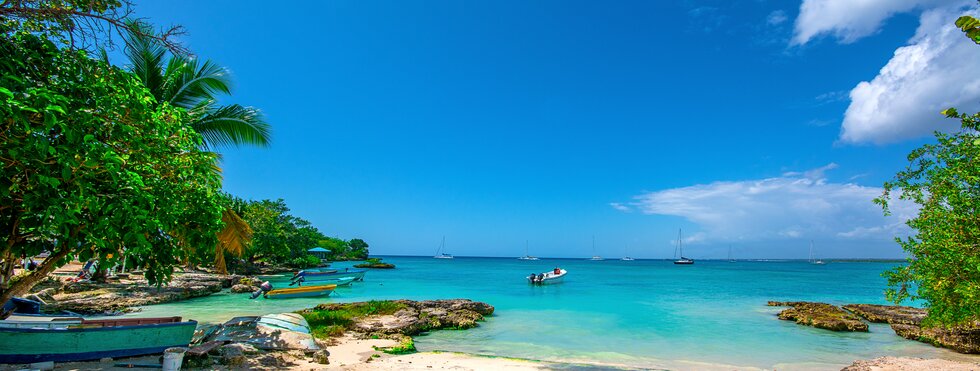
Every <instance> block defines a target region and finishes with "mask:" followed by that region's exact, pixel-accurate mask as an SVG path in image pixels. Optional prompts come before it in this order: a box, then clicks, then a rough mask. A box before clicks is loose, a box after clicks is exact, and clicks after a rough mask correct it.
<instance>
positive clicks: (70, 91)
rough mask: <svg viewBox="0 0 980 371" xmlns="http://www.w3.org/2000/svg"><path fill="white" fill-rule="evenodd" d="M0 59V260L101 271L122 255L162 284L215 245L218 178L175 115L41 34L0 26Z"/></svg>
mask: <svg viewBox="0 0 980 371" xmlns="http://www.w3.org/2000/svg"><path fill="white" fill-rule="evenodd" d="M0 55H3V58H0V139H2V140H0V163H2V165H3V166H2V171H3V176H2V177H0V228H2V229H3V230H4V231H8V232H5V233H4V238H5V243H4V244H3V246H4V247H3V250H2V254H0V258H2V259H4V260H5V261H7V262H9V261H12V259H13V257H20V256H32V255H36V254H38V253H40V252H42V251H44V250H50V251H52V253H53V254H52V256H53V257H54V258H52V259H48V260H52V261H50V262H49V261H45V263H44V264H50V266H52V267H53V266H57V265H60V264H63V263H65V262H67V261H68V259H71V258H77V259H79V260H82V261H85V260H88V259H93V258H94V259H98V260H100V261H101V263H102V266H111V265H113V264H115V263H117V262H119V258H120V254H119V252H120V250H121V248H122V247H123V246H125V248H126V252H127V255H129V256H132V257H134V258H135V259H136V260H139V261H144V262H146V267H145V268H146V277H147V278H148V279H149V280H150V282H160V281H163V280H166V279H168V278H169V276H170V274H171V272H172V268H173V267H174V265H176V264H178V263H179V262H180V260H181V259H183V258H185V257H187V256H189V255H191V254H190V251H191V250H192V249H193V247H194V246H202V245H210V246H213V245H214V243H215V233H216V232H217V231H218V230H219V229H220V226H221V210H222V206H221V195H220V193H219V189H220V187H221V178H220V176H219V175H218V174H216V173H215V172H214V171H213V164H214V162H215V155H214V154H212V153H207V152H203V151H201V150H200V149H199V148H200V147H201V144H202V139H201V136H200V135H198V134H197V133H196V132H195V131H194V130H192V129H191V128H190V127H189V126H188V125H187V124H186V123H187V122H188V120H189V117H188V115H187V112H186V111H185V110H183V109H178V108H175V107H172V106H171V105H169V104H158V103H157V102H156V100H155V99H154V97H153V96H152V95H150V94H149V93H148V92H147V91H146V89H145V88H144V87H143V85H142V84H141V83H140V82H139V80H137V79H136V78H135V77H134V76H133V75H132V74H130V73H127V72H126V71H122V70H120V69H118V68H115V67H112V66H110V65H108V64H107V63H105V62H104V61H101V60H94V59H90V58H88V56H87V55H86V54H85V53H84V52H81V51H69V50H61V49H59V48H58V47H57V46H56V45H55V43H54V42H52V41H51V40H49V39H47V38H46V36H44V35H43V34H42V35H34V34H28V33H25V32H15V31H13V30H11V29H8V28H2V29H0ZM11 232H12V233H11ZM44 264H42V265H44ZM47 267H48V266H45V268H47ZM52 269H53V268H52ZM3 273H4V278H6V277H7V275H8V274H9V272H7V271H6V270H5V271H4V272H3ZM3 282H4V285H3V287H0V289H3V290H4V294H5V295H6V294H7V290H8V289H11V288H10V287H9V286H7V285H6V283H7V282H8V281H6V280H4V281H3ZM11 290H14V291H16V289H11ZM0 299H2V296H0Z"/></svg>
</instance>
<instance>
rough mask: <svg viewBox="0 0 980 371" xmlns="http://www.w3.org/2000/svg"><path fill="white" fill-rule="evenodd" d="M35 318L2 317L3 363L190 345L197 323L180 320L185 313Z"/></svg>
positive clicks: (117, 354) (0, 348)
mask: <svg viewBox="0 0 980 371" xmlns="http://www.w3.org/2000/svg"><path fill="white" fill-rule="evenodd" d="M31 319H32V320H29V321H19V320H9V319H8V320H4V321H0V363H7V364H10V363H13V364H18V363H34V362H46V361H54V362H70V361H87V360H94V359H102V358H105V357H112V358H119V357H133V356H141V355H147V354H158V353H163V351H164V350H165V349H167V348H173V347H186V346H187V345H188V344H189V343H190V341H191V336H193V335H194V329H195V328H196V327H197V322H196V321H181V318H180V317H164V318H118V319H107V320H102V319H99V320H88V319H82V318H59V317H49V318H48V319H46V320H43V319H42V317H31ZM35 319H36V320H35Z"/></svg>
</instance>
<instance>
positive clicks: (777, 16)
mask: <svg viewBox="0 0 980 371" xmlns="http://www.w3.org/2000/svg"><path fill="white" fill-rule="evenodd" d="M787 19H789V18H788V17H786V12H784V11H782V10H773V11H772V13H769V16H768V17H766V23H767V24H769V25H771V26H776V25H780V24H783V22H786V20H787Z"/></svg>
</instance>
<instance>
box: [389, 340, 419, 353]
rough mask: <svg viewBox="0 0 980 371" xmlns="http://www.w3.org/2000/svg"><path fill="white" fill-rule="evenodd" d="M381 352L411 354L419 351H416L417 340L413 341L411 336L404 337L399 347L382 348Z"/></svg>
mask: <svg viewBox="0 0 980 371" xmlns="http://www.w3.org/2000/svg"><path fill="white" fill-rule="evenodd" d="M381 351H382V352H385V353H388V354H411V353H415V352H417V351H418V350H417V349H415V339H412V337H411V336H402V338H401V341H400V342H399V343H398V345H395V346H393V347H390V348H382V349H381Z"/></svg>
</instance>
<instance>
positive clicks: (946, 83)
mask: <svg viewBox="0 0 980 371" xmlns="http://www.w3.org/2000/svg"><path fill="white" fill-rule="evenodd" d="M911 11H916V12H920V13H921V14H920V17H919V28H918V29H917V30H916V33H915V36H913V37H912V39H910V40H909V43H908V45H906V46H903V47H901V48H898V49H897V50H895V54H894V56H893V57H892V59H891V60H889V61H888V63H887V64H886V65H885V66H884V67H882V68H881V70H880V71H879V73H878V75H877V76H875V77H874V78H873V79H872V80H871V81H863V82H860V83H858V85H857V86H856V87H854V88H853V89H852V90H851V91H850V93H849V94H848V97H849V98H850V105H849V106H848V108H847V111H846V112H845V113H844V119H843V120H842V124H841V134H840V141H841V142H845V143H863V142H871V143H877V144H883V143H888V142H895V141H901V140H905V139H910V138H916V137H920V136H924V135H928V134H929V133H931V132H932V131H934V130H950V129H955V128H956V123H955V122H953V121H951V120H946V119H944V118H943V117H942V116H940V115H939V111H942V110H943V109H946V108H949V107H957V108H959V109H961V110H963V111H967V112H969V111H976V110H980V69H977V68H975V66H974V63H973V62H974V61H976V60H978V59H980V47H978V46H977V45H975V44H974V43H972V42H970V41H969V40H968V39H967V38H966V37H965V36H963V34H962V32H960V31H959V30H958V29H956V27H954V26H953V21H955V20H956V18H958V17H959V16H960V15H963V13H964V12H967V11H970V12H972V13H974V14H976V13H977V3H976V2H975V1H973V0H861V1H854V0H803V3H802V4H801V5H800V15H799V17H798V18H797V19H796V24H795V32H794V35H793V39H792V41H791V44H793V45H802V44H806V43H807V42H809V41H811V40H813V39H814V38H816V37H819V36H821V35H830V36H833V37H835V38H836V39H837V40H838V41H839V42H842V43H851V42H854V41H856V40H858V39H860V38H862V37H865V36H868V35H871V34H874V33H875V32H877V31H878V30H879V29H880V28H881V25H882V24H883V22H885V21H886V20H887V19H888V18H890V17H892V16H893V15H895V14H899V13H904V12H911ZM821 98H823V96H821V97H818V101H820V100H821Z"/></svg>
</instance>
